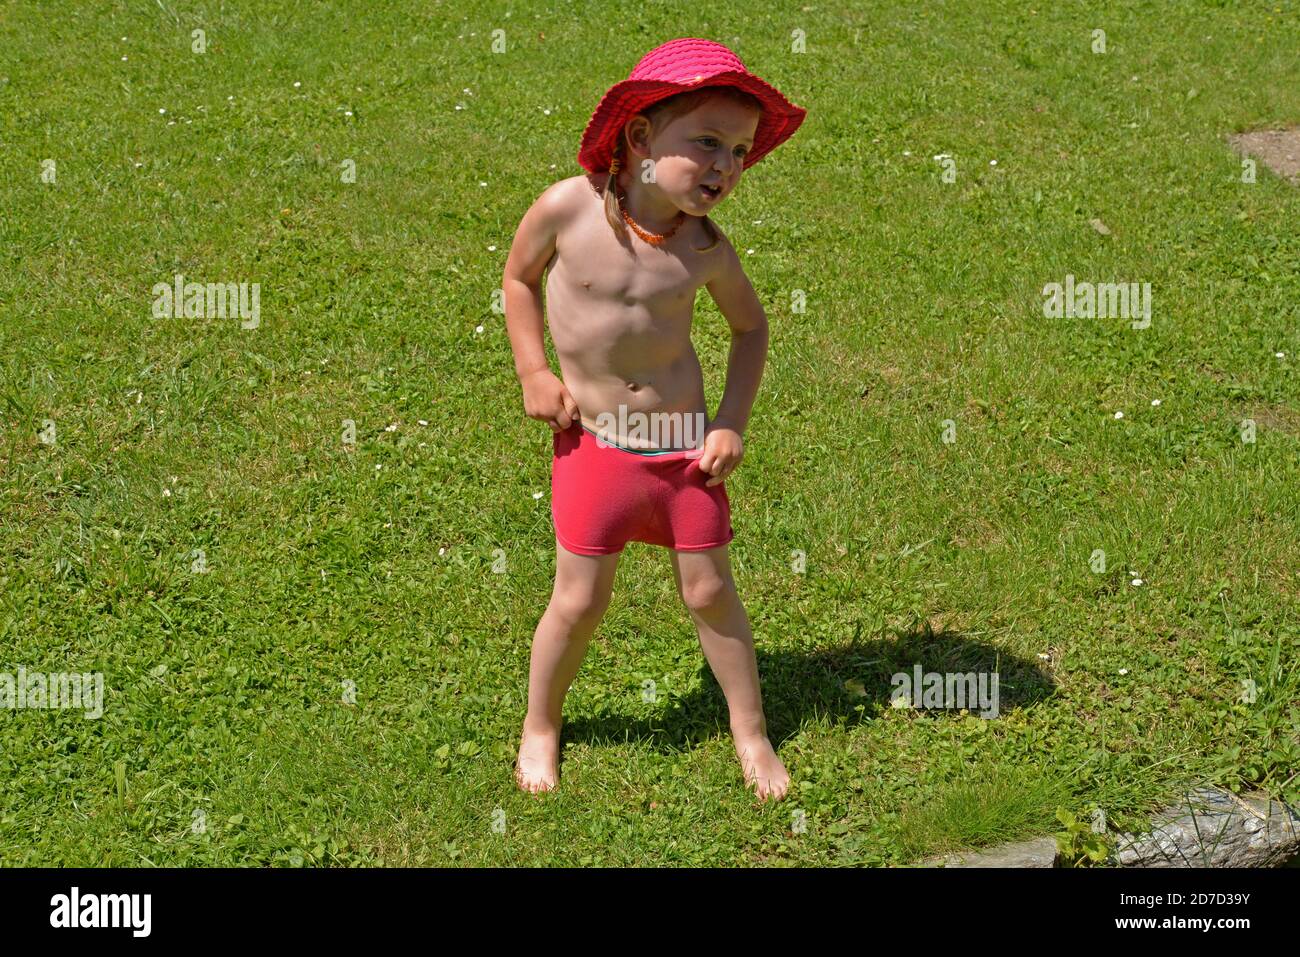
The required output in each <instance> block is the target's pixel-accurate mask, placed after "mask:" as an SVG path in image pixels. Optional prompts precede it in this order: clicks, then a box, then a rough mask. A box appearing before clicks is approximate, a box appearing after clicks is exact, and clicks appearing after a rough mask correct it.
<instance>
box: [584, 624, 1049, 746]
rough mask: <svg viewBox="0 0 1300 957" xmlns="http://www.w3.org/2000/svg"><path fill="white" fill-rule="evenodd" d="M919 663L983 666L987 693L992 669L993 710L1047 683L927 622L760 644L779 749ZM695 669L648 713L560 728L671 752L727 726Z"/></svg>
mask: <svg viewBox="0 0 1300 957" xmlns="http://www.w3.org/2000/svg"><path fill="white" fill-rule="evenodd" d="M918 665H919V666H920V672H921V674H922V676H924V675H926V674H927V673H932V672H937V673H939V674H941V675H954V676H955V675H967V674H971V673H974V674H975V675H976V677H977V679H978V678H979V676H981V675H983V676H984V684H983V688H984V689H985V690H987V691H988V692H990V693H991V692H992V690H993V685H992V680H993V676H994V675H996V677H997V694H996V698H995V699H993V700H995V701H996V705H997V714H998V715H1005V714H1006V713H1007V712H1008V711H1010V710H1012V709H1014V708H1021V707H1024V706H1025V705H1028V704H1032V703H1033V702H1035V701H1040V700H1042V699H1043V698H1046V697H1048V696H1049V695H1051V693H1052V690H1053V687H1054V686H1053V682H1052V679H1051V677H1050V675H1049V674H1048V673H1047V672H1046V671H1044V670H1043V669H1042V668H1041V667H1040V665H1039V663H1038V662H1037V661H1033V660H1029V659H1026V658H1022V657H1019V656H1016V655H1011V654H1008V653H1007V652H1006V651H1005V650H1004V649H1001V648H998V647H996V646H994V645H990V644H988V643H986V642H982V641H977V640H975V639H971V638H967V637H965V636H964V635H963V634H962V633H960V632H957V631H952V630H944V631H934V630H932V629H931V628H930V627H929V624H928V623H926V624H925V625H922V626H919V627H917V628H913V629H911V630H909V631H904V632H900V633H897V634H896V635H895V636H894V637H890V638H871V639H861V638H854V639H853V640H852V641H850V642H849V643H848V644H846V645H844V646H843V647H840V648H833V649H828V650H826V651H821V652H817V653H814V654H803V653H799V652H775V653H773V652H765V651H763V650H762V649H761V648H760V649H759V651H758V673H759V678H760V680H761V681H762V688H763V708H764V711H765V712H766V714H767V727H768V737H770V738H771V740H772V744H773V745H774V746H776V747H777V748H779V747H780V746H781V743H782V742H784V741H785V740H787V739H788V738H790V737H791V736H792V735H794V734H795V733H796V732H797V731H798V729H799V727H800V726H801V725H802V724H803V723H804V722H805V721H807V720H820V719H830V720H831V721H832V722H838V723H840V724H841V725H844V726H850V725H855V724H861V723H862V722H864V721H869V720H871V719H872V718H874V717H876V716H877V715H879V714H880V713H881V711H883V710H884V709H886V708H889V707H891V702H892V698H893V695H894V691H895V688H899V687H900V684H899V682H898V681H896V680H894V676H895V675H900V674H901V675H906V676H907V677H908V679H909V681H911V682H912V683H915V682H914V678H915V675H916V668H917V666H918ZM701 668H702V670H703V671H704V674H703V675H701V676H700V677H701V679H702V680H701V681H699V682H698V688H697V690H695V691H693V692H691V693H689V694H686V695H680V696H672V697H670V698H669V699H668V700H667V701H666V702H663V703H660V704H658V705H654V704H647V705H646V707H647V708H648V709H651V710H652V711H653V713H652V714H650V715H648V716H647V715H645V714H630V713H625V712H614V711H604V712H602V713H600V714H597V715H592V716H586V717H580V716H575V717H573V718H570V719H568V720H567V721H566V723H565V725H564V731H563V737H564V738H565V739H567V740H569V741H584V742H590V743H607V742H610V741H623V740H641V741H647V742H649V743H651V744H652V745H654V746H656V747H659V748H662V749H663V750H665V751H670V750H680V749H682V748H689V747H693V746H695V745H697V744H700V743H702V742H704V741H707V740H709V739H710V738H713V737H716V736H718V735H722V734H729V733H730V732H729V722H728V712H727V703H726V699H725V698H724V697H723V695H722V689H721V688H720V687H719V686H718V683H717V681H716V680H715V679H714V678H713V674H712V672H711V671H710V670H709V667H708V664H707V663H706V662H704V661H703V656H702V655H701ZM924 680H925V679H924V677H923V682H924ZM902 687H903V688H904V689H905V688H907V687H908V686H907V685H903V686H902ZM972 687H974V686H972ZM923 690H924V687H922V688H918V689H917V690H916V692H915V693H916V694H917V695H918V696H920V695H922V693H923ZM940 693H941V694H942V692H940ZM988 700H989V699H985V701H986V702H987V701H988ZM966 707H967V709H968V710H969V711H970V712H971V713H972V714H978V713H980V711H981V710H982V709H981V704H980V702H979V700H978V699H976V700H975V701H970V700H968V701H967V704H966ZM917 713H919V714H921V715H925V716H927V717H929V718H932V719H934V720H940V721H942V720H951V719H954V718H956V717H957V716H958V715H959V714H960V708H959V707H958V706H957V705H956V704H954V705H953V706H951V707H922V708H918V709H917Z"/></svg>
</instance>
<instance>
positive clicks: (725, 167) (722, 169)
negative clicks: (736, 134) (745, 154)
mask: <svg viewBox="0 0 1300 957" xmlns="http://www.w3.org/2000/svg"><path fill="white" fill-rule="evenodd" d="M735 165H736V157H735V154H733V153H727V154H726V156H725V158H723V159H719V160H717V161H716V162H714V164H713V168H714V169H716V170H717V171H718V172H719V173H721V174H722V175H723V176H724V177H726V178H727V179H730V178H731V174H732V171H733V169H734V168H735Z"/></svg>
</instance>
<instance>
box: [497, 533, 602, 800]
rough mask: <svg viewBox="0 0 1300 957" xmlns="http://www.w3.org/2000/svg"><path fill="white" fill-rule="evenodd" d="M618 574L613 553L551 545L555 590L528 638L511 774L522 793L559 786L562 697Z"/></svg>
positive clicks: (585, 651) (557, 544) (547, 789)
mask: <svg viewBox="0 0 1300 957" xmlns="http://www.w3.org/2000/svg"><path fill="white" fill-rule="evenodd" d="M617 568H618V554H617V553H616V554H613V555H595V556H593V555H575V554H574V553H573V552H570V551H567V550H565V548H564V547H563V546H562V545H560V544H559V542H556V544H555V588H554V589H553V590H552V592H551V601H550V604H548V605H547V606H546V611H545V613H544V614H543V615H542V619H541V621H539V622H538V623H537V631H536V632H535V633H534V635H533V654H532V663H531V665H530V667H529V671H528V714H527V715H526V716H525V717H524V728H523V732H522V734H521V735H520V740H519V762H518V765H517V767H516V768H515V781H516V783H518V785H519V787H520V788H522V789H523V790H525V791H532V792H537V791H550V790H553V789H554V788H555V787H556V786H557V785H558V784H559V778H560V727H561V725H562V724H563V720H564V719H563V714H562V711H563V707H564V696H565V694H567V693H568V691H569V685H571V684H572V683H573V679H574V677H575V676H576V675H577V674H578V668H579V667H581V665H582V659H583V658H584V657H585V656H586V654H587V643H588V642H589V641H590V639H591V635H592V633H593V632H594V631H595V630H596V626H597V625H598V624H600V619H601V618H602V617H603V616H604V614H605V609H606V608H608V607H609V597H610V593H611V592H612V591H613V588H614V572H615V570H616V569H617Z"/></svg>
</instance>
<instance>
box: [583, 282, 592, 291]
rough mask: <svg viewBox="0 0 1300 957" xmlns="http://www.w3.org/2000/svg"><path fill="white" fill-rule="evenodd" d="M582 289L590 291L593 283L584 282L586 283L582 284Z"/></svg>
mask: <svg viewBox="0 0 1300 957" xmlns="http://www.w3.org/2000/svg"><path fill="white" fill-rule="evenodd" d="M582 288H583V289H590V288H591V283H589V282H584V283H583V284H582Z"/></svg>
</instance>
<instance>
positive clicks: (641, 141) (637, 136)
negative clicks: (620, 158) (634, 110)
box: [619, 113, 650, 166]
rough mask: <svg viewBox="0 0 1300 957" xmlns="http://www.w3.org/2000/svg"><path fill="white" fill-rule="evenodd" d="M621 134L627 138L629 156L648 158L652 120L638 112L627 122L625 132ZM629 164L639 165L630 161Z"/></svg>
mask: <svg viewBox="0 0 1300 957" xmlns="http://www.w3.org/2000/svg"><path fill="white" fill-rule="evenodd" d="M619 135H621V136H623V137H624V138H625V140H626V146H627V151H628V156H629V157H636V159H637V160H642V159H646V158H648V157H649V156H650V120H649V119H647V118H646V117H645V116H643V115H641V114H640V113H638V114H637V115H636V116H634V117H632V118H631V119H630V120H628V121H627V122H626V123H625V124H623V132H622V133H620V134H619ZM628 165H629V166H637V165H640V164H639V163H629V164H628Z"/></svg>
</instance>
